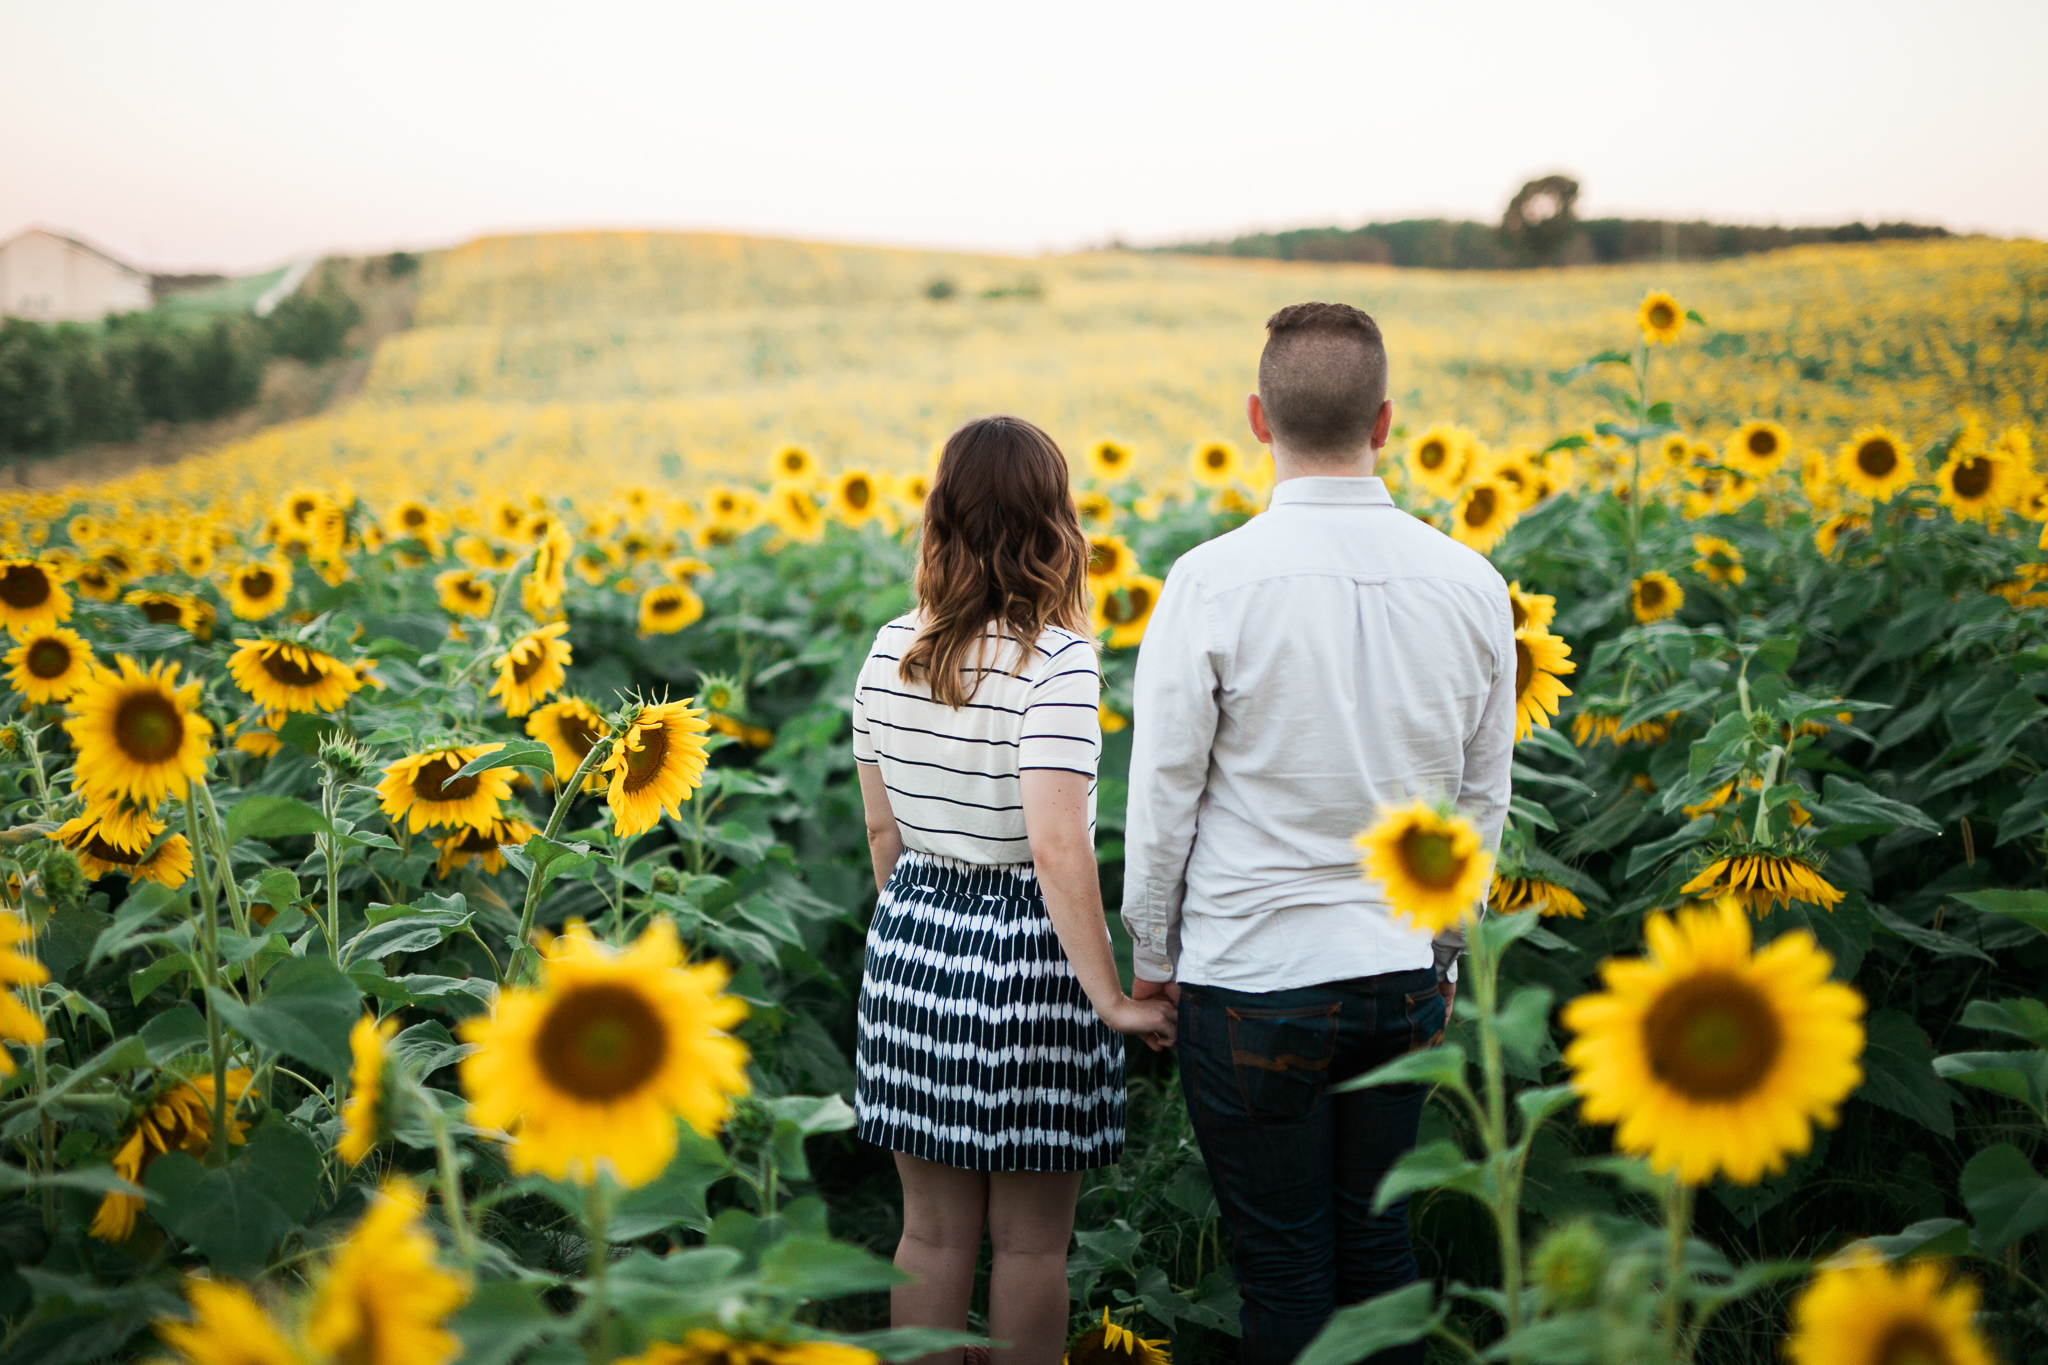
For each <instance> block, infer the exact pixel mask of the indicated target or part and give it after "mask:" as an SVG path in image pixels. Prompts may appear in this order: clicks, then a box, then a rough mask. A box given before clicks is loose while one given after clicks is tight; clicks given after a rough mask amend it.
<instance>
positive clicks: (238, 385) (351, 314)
mask: <svg viewBox="0 0 2048 1365" xmlns="http://www.w3.org/2000/svg"><path fill="white" fill-rule="evenodd" d="M412 265H413V261H411V260H410V259H408V260H407V261H406V262H405V264H404V265H403V266H402V267H401V268H400V270H397V271H393V272H392V273H394V274H396V273H402V272H403V271H404V270H409V269H410V268H411V267H412ZM361 316H362V310H361V309H360V308H359V307H358V306H357V304H356V301H355V300H354V299H353V298H351V297H350V296H349V294H348V293H347V291H346V290H344V289H343V288H342V287H341V284H340V281H339V280H338V279H337V278H336V275H335V272H334V271H333V270H331V269H330V270H328V271H326V272H323V274H322V275H321V279H320V284H319V286H318V287H317V288H314V289H301V290H299V291H298V292H296V293H294V294H292V295H291V296H290V297H288V298H286V299H285V300H284V301H283V302H281V303H279V304H278V306H277V307H276V308H275V309H274V310H272V312H271V314H270V316H268V317H266V318H260V319H259V318H255V317H252V316H250V315H248V314H236V315H231V316H214V317H211V318H205V317H201V318H198V319H192V318H188V317H180V316H177V315H172V314H165V313H161V312H149V313H123V314H117V315H115V316H112V317H109V318H106V319H104V320H102V321H100V322H96V323H77V322H59V323H47V324H46V323H37V322H29V321H27V320H25V319H22V318H8V319H6V320H5V321H4V322H0V453H6V454H47V453H50V452H53V451H58V450H63V449H66V448H68V447H71V446H76V445H82V444H86V443H89V442H93V441H125V440H130V439H132V438H133V437H135V436H136V435H138V434H139V433H140V432H141V430H142V428H143V426H144V425H145V424H147V423H150V422H189V421H194V420H202V419H205V418H211V417H220V416H223V415H225V414H227V413H230V412H234V411H236V410H237V409H240V408H244V407H247V406H248V405H249V404H251V403H253V402H255V401H256V396H257V393H258V392H259V391H260V390H261V388H262V386H263V366H264V362H265V361H266V360H268V359H269V358H270V357H271V356H290V357H291V358H293V359H295V360H302V361H305V362H307V363H309V364H318V363H320V362H322V361H325V360H331V359H333V358H334V357H336V356H338V355H340V354H341V351H342V344H343V341H344V339H345V338H346V337H347V335H348V331H349V329H350V328H351V327H353V326H355V324H356V323H357V321H358V320H359V319H360V318H361Z"/></svg>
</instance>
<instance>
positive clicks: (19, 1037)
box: [0, 910, 50, 1076]
mask: <svg viewBox="0 0 2048 1365" xmlns="http://www.w3.org/2000/svg"><path fill="white" fill-rule="evenodd" d="M34 941H35V930H33V929H31V928H30V927H29V923H28V920H27V919H25V918H24V917H23V916H22V914H21V912H20V911H18V910H0V987H4V988H5V989H0V1038H4V1039H7V1040H8V1041H10V1042H16V1043H29V1044H35V1043H40V1042H42V1041H43V1037H44V1034H43V1021H42V1020H41V1019H38V1018H37V1017H36V1014H35V1011H33V1010H31V1009H30V1008H29V1007H28V1006H26V1005H24V1004H22V1003H21V1000H20V999H19V997H17V996H16V995H15V994H14V991H13V989H12V988H13V987H15V986H40V985H42V984H43V983H44V982H45V981H48V980H49V979H50V969H49V968H47V967H45V966H44V965H43V964H42V963H41V962H40V961H38V960H37V959H35V958H33V957H31V956H29V955H28V954H27V953H26V952H23V951H21V948H22V946H23V945H24V944H33V943H34ZM13 1074H14V1058H13V1057H11V1056H9V1055H8V1052H7V1049H6V1048H4V1047H0V1076H12V1075H13Z"/></svg>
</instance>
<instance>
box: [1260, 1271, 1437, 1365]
mask: <svg viewBox="0 0 2048 1365" xmlns="http://www.w3.org/2000/svg"><path fill="white" fill-rule="evenodd" d="M1435 1304H1436V1286H1435V1285H1434V1284H1433V1283H1431V1282H1430V1281H1428V1280H1417V1281H1416V1282H1415V1283H1414V1284H1411V1285H1408V1286H1406V1287H1404V1288H1401V1289H1396V1290H1395V1291H1394V1292H1393V1293H1391V1294H1382V1295H1380V1296H1379V1297H1378V1298H1376V1299H1367V1300H1366V1301H1365V1302H1364V1303H1357V1304H1353V1305H1351V1306H1350V1307H1349V1308H1340V1309H1338V1310H1337V1312H1336V1313H1335V1314H1334V1315H1333V1316H1332V1317H1331V1318H1330V1320H1329V1322H1327V1323H1326V1324H1324V1326H1323V1330H1322V1331H1321V1332H1319V1333H1317V1334H1316V1339H1315V1340H1314V1341H1311V1342H1310V1343H1309V1344H1308V1349H1306V1350H1304V1351H1303V1352H1302V1353H1301V1354H1300V1355H1299V1356H1297V1357H1295V1361H1294V1365H1351V1363H1352V1362H1353V1361H1355V1360H1363V1359H1365V1358H1366V1357H1367V1356H1369V1355H1372V1354H1373V1353H1374V1352H1376V1351H1384V1350H1386V1349H1387V1348H1388V1347H1390V1346H1405V1345H1407V1344H1408V1343H1409V1342H1411V1341H1420V1340H1421V1339H1422V1338H1424V1337H1426V1336H1428V1335H1429V1334H1430V1333H1431V1332H1433V1331H1435V1330H1436V1328H1437V1327H1438V1326H1439V1325H1441V1324H1442V1322H1443V1320H1444V1318H1445V1317H1447V1316H1448V1315H1449V1312H1450V1310H1449V1308H1448V1307H1447V1306H1443V1307H1437V1306H1435Z"/></svg>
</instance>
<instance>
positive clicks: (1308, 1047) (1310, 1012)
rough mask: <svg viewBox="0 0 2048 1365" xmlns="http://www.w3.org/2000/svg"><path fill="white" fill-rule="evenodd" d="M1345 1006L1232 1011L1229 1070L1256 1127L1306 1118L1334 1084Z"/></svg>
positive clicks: (1332, 1005)
mask: <svg viewBox="0 0 2048 1365" xmlns="http://www.w3.org/2000/svg"><path fill="white" fill-rule="evenodd" d="M1341 1008H1342V1006H1341V1004H1335V1003H1333V1004H1328V1005H1314V1006H1310V1007H1309V1008H1307V1009H1297V1010H1253V1009H1231V1010H1230V1011H1229V1012H1228V1013H1229V1015H1230V1066H1231V1070H1232V1071H1234V1072H1236V1073H1237V1089H1238V1095H1239V1098H1241V1099H1242V1100H1243V1101H1244V1109H1245V1116H1246V1117H1247V1118H1249V1119H1250V1120H1251V1121H1252V1122H1253V1123H1293V1122H1295V1121H1296V1120H1299V1119H1302V1118H1305V1117H1307V1116H1308V1112H1309V1111H1310V1110H1311V1109H1313V1108H1315V1107H1316V1105H1317V1104H1319V1103H1320V1102H1321V1101H1322V1098H1323V1093H1324V1091H1326V1090H1327V1089H1328V1088H1329V1084H1330V1063H1331V1061H1332V1060H1333V1059H1334V1058H1335V1057H1336V1054H1337V1013H1338V1011H1339V1010H1340V1009H1341Z"/></svg>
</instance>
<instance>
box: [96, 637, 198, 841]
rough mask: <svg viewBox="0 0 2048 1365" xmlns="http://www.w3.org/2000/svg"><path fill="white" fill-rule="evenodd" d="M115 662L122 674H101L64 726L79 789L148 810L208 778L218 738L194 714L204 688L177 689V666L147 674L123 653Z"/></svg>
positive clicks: (158, 665)
mask: <svg viewBox="0 0 2048 1365" xmlns="http://www.w3.org/2000/svg"><path fill="white" fill-rule="evenodd" d="M115 663H116V665H117V669H115V668H105V667H102V668H99V669H97V670H96V671H95V672H94V674H93V677H92V680H91V681H90V682H88V683H86V684H85V686H83V687H81V688H80V689H79V690H78V692H77V693H76V694H75V695H74V696H73V697H72V698H71V710H72V718H71V719H70V720H67V721H65V722H64V728H65V729H66V730H68V731H69V732H70V733H71V742H72V744H73V745H75V746H76V748H77V750H78V777H77V784H78V785H79V786H82V787H84V788H85V789H86V790H88V791H89V792H92V793H93V794H94V795H96V796H99V797H102V798H109V797H113V796H132V797H134V798H135V799H136V800H137V801H139V802H142V803H144V804H147V805H151V806H153V805H155V804H156V803H157V802H159V801H161V800H163V799H164V797H165V796H167V795H170V796H179V797H182V796H184V794H185V790H186V787H187V785H188V784H189V783H190V782H191V781H192V780H194V779H195V778H203V777H204V776H205V775H206V753H207V743H206V741H207V737H208V736H209V735H211V734H212V733H213V725H212V723H211V722H209V721H208V720H207V719H206V717H204V716H202V715H199V714H198V713H197V712H196V711H194V710H193V708H194V707H195V706H197V705H198V704H199V687H200V685H199V684H198V683H196V682H193V683H187V684H186V685H185V686H184V687H182V688H181V687H179V686H178V685H177V682H178V665H176V664H166V663H163V662H161V661H159V662H157V663H154V664H151V665H150V666H149V670H148V671H147V672H144V671H143V670H142V669H140V668H138V667H137V666H136V663H135V660H133V659H131V658H129V657H128V656H127V655H126V654H123V655H120V656H119V657H118V658H117V659H116V660H115ZM117 670H118V671H117Z"/></svg>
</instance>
